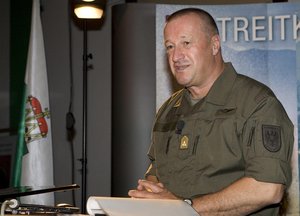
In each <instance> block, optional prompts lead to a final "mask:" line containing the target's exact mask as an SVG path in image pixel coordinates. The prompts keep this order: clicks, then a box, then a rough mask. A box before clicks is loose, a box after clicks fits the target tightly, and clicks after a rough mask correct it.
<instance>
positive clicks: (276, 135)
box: [262, 125, 281, 152]
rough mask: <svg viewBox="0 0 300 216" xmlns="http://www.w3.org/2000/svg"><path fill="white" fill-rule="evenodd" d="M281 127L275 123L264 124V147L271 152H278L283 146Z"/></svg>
mask: <svg viewBox="0 0 300 216" xmlns="http://www.w3.org/2000/svg"><path fill="white" fill-rule="evenodd" d="M280 134H281V128H280V127H278V126H274V125H262V138H263V145H264V147H265V148H266V149H267V150H268V151H270V152H278V151H279V150H280V148H281V135H280Z"/></svg>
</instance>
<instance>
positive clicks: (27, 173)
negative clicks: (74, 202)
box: [13, 0, 54, 205]
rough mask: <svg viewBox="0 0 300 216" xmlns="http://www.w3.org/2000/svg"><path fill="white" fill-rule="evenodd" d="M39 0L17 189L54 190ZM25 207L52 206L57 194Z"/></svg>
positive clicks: (27, 198) (29, 60) (16, 172)
mask: <svg viewBox="0 0 300 216" xmlns="http://www.w3.org/2000/svg"><path fill="white" fill-rule="evenodd" d="M39 1H40V0H33V4H32V18H31V33H30V42H29V49H28V56H27V65H26V75H25V86H26V87H25V95H24V96H25V98H24V113H23V119H22V121H21V124H20V126H21V127H20V128H19V140H18V146H17V155H16V162H15V170H14V179H13V184H14V186H38V187H44V186H53V155H52V138H51V124H50V109H49V108H50V107H49V93H48V80H47V70H46V57H45V50H44V40H43V31H42V25H41V18H40V2H39ZM21 202H22V203H29V204H41V205H53V204H54V194H53V193H45V194H39V195H31V196H24V197H21Z"/></svg>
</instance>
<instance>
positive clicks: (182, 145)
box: [179, 135, 189, 149]
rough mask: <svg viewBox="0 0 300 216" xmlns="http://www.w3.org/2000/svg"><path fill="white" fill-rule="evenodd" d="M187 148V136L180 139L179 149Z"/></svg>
mask: <svg viewBox="0 0 300 216" xmlns="http://www.w3.org/2000/svg"><path fill="white" fill-rule="evenodd" d="M188 148H189V138H188V137H187V136H185V135H184V136H183V137H181V140H180V146H179V149H188Z"/></svg>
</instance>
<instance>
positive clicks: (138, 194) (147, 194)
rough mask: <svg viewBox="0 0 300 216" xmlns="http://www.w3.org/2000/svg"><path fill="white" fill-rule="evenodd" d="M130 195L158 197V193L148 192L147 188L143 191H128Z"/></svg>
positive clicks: (135, 196)
mask: <svg viewBox="0 0 300 216" xmlns="http://www.w3.org/2000/svg"><path fill="white" fill-rule="evenodd" d="M128 195H129V196H130V197H134V198H152V199H153V198H158V197H157V195H156V194H154V193H151V192H148V191H146V190H143V191H139V190H130V191H129V192H128Z"/></svg>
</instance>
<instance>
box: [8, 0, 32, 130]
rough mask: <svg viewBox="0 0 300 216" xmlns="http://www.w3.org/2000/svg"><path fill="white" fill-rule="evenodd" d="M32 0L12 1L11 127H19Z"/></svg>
mask: <svg viewBox="0 0 300 216" xmlns="http://www.w3.org/2000/svg"><path fill="white" fill-rule="evenodd" d="M31 6H32V0H22V1H20V0H11V1H10V127H11V128H12V129H17V127H18V122H19V120H20V114H21V112H20V108H21V105H22V97H23V90H24V76H25V69H26V60H27V50H28V42H29V35H30V23H31Z"/></svg>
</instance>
